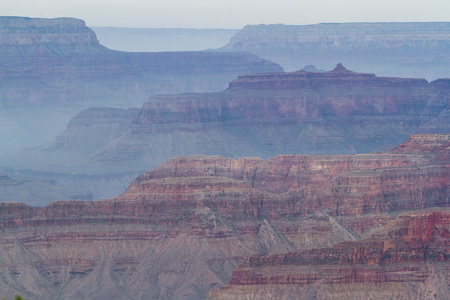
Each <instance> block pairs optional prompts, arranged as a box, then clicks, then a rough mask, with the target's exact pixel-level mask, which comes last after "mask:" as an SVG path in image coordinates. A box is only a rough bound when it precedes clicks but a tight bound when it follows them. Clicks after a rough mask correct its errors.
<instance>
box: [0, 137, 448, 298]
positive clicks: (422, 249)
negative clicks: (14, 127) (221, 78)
mask: <svg viewBox="0 0 450 300" xmlns="http://www.w3.org/2000/svg"><path fill="white" fill-rule="evenodd" d="M449 146H450V136H449V135H448V134H447V135H444V134H442V135H432V134H430V135H417V136H413V137H411V139H410V140H409V141H408V142H407V143H405V144H402V145H400V146H399V147H397V148H395V149H393V150H392V151H388V152H382V153H375V154H364V155H336V156H334V155H319V156H305V155H281V156H277V157H274V158H271V159H268V160H263V159H260V158H240V159H233V158H225V157H220V156H203V155H197V156H189V157H178V158H173V159H171V160H169V161H167V162H166V163H164V164H162V165H161V166H159V167H157V168H155V169H153V170H151V171H149V172H147V173H144V174H142V175H141V176H139V177H138V178H136V179H135V180H134V181H133V182H132V183H131V184H130V186H129V188H128V190H127V191H126V192H125V193H124V194H122V195H120V196H118V197H116V198H113V199H107V200H101V201H96V202H82V201H62V202H55V203H52V204H50V205H48V206H45V207H42V208H36V207H30V206H27V205H25V204H20V203H4V204H2V205H1V207H0V227H1V228H2V231H1V234H0V239H1V240H2V242H1V248H2V251H1V256H0V263H1V269H0V272H1V274H2V278H3V279H2V280H1V281H0V287H1V290H2V291H7V292H6V296H9V297H11V295H13V294H15V293H20V294H21V295H23V296H25V297H28V298H32V299H49V298H51V299H53V298H58V297H59V298H70V299H85V298H90V299H100V298H104V297H106V296H108V297H112V298H113V299H130V298H131V299H132V298H139V297H145V298H161V299H186V298H189V299H205V298H207V297H209V295H211V297H222V298H225V299H227V297H231V298H233V297H238V296H239V297H240V296H242V297H247V296H252V295H256V296H258V297H259V296H260V295H262V294H261V293H267V292H268V291H270V292H271V293H272V292H273V293H274V294H273V295H276V296H278V295H279V296H280V297H281V296H283V295H288V296H287V297H289V295H291V294H289V293H292V291H294V292H295V291H300V292H301V293H304V292H305V291H306V290H305V288H306V289H313V291H314V293H316V292H317V291H322V292H323V291H328V290H330V289H331V290H332V291H334V290H333V289H338V290H337V291H335V292H336V293H338V294H339V293H344V294H349V295H353V294H351V293H354V292H355V293H356V291H360V290H361V285H362V284H364V286H365V285H366V284H368V288H367V289H365V291H366V292H367V293H369V294H371V295H372V294H373V293H379V294H377V295H391V294H389V293H391V292H392V286H393V285H395V286H396V285H400V286H402V287H405V289H406V291H409V292H411V293H412V294H411V295H419V296H420V295H428V291H431V290H432V289H436V294H437V295H441V294H439V293H441V291H440V290H439V291H438V289H445V288H446V286H445V285H443V284H442V280H444V282H445V280H447V279H445V278H446V277H445V276H446V275H445V274H448V272H446V271H445V270H447V269H446V268H447V259H448V257H447V256H448V253H447V252H448V245H447V244H448V226H449V224H448V221H449V217H448V207H449V193H448V185H449V178H448V174H449V172H448V167H449V166H448V163H449V160H448V158H449V155H448V152H449V149H450V148H449ZM424 208H425V210H423V209H424ZM416 209H422V210H421V211H419V212H413V211H415V210H416ZM402 212H407V213H404V214H402V215H400V216H398V215H399V214H400V213H402ZM382 226H384V227H382ZM329 247H332V248H329ZM291 258H292V259H291ZM302 264H307V265H306V266H303V265H302ZM255 268H259V269H258V270H264V272H262V274H263V275H261V274H260V273H258V272H259V271H258V270H256V269H255ZM297 269H298V270H300V271H301V272H300V271H298V270H297ZM266 270H267V272H266ZM321 270H322V271H323V272H322V271H321ZM319 271H320V275H317V274H316V273H317V272H319ZM291 272H294V273H293V275H292V273H291ZM308 272H309V273H308ZM311 272H316V273H314V274H313V273H311ZM445 272H446V273H445ZM443 274H444V275H443ZM442 276H444V277H442ZM262 277H264V278H265V279H264V278H263V279H258V278H262ZM255 278H256V279H255ZM305 278H306V279H305ZM255 282H257V283H258V285H257V286H255V285H254V283H255ZM286 284H288V285H286ZM411 285H412V287H411V288H410V289H409V288H407V286H411ZM223 286H226V288H223V289H222V288H221V287H223ZM310 286H313V287H311V288H309V287H310ZM340 287H342V289H343V290H341V289H340ZM422 287H423V289H422V290H423V292H420V293H422V294H420V293H419V291H418V288H422ZM211 291H215V292H214V293H211V294H210V292H211ZM442 291H445V290H442ZM306 292H307V291H306ZM306 292H305V293H306ZM414 293H415V294H414ZM423 293H425V294H423ZM302 295H303V294H302ZM305 295H306V294H305ZM355 295H356V294H355ZM358 295H359V294H358Z"/></svg>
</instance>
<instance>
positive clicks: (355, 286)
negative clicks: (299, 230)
mask: <svg viewBox="0 0 450 300" xmlns="http://www.w3.org/2000/svg"><path fill="white" fill-rule="evenodd" d="M449 226H450V210H448V209H445V210H424V211H417V212H413V213H406V214H402V215H400V216H399V217H398V219H396V220H395V221H392V222H390V223H388V224H387V225H386V226H384V227H383V228H381V229H379V230H377V231H376V232H375V233H373V234H372V235H370V236H368V237H365V238H363V239H361V240H359V241H354V242H344V243H341V244H338V245H335V246H333V247H332V248H321V249H314V250H307V251H302V252H290V253H286V254H278V255H269V256H266V257H264V256H251V257H249V258H248V259H247V260H246V261H245V262H244V263H243V264H241V265H240V266H239V268H237V269H236V270H235V271H234V272H233V278H232V279H231V282H230V284H229V285H227V286H225V287H223V288H221V290H220V291H218V292H213V293H212V295H211V297H210V299H243V298H244V299H245V298H265V296H267V295H273V296H274V297H276V298H278V299H341V298H346V299H361V298H366V299H367V298H370V299H386V298H397V299H408V298H411V297H412V298H417V299H446V298H447V297H448V293H449V292H450V290H449V288H450V281H449V280H450V277H449V274H450V273H449V271H450V256H449V254H450V252H449V250H450V233H449Z"/></svg>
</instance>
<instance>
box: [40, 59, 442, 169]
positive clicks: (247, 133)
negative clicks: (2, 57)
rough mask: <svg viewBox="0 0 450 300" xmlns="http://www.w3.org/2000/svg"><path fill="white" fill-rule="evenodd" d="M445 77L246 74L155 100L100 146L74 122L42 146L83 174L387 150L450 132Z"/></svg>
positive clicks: (342, 71) (340, 68)
mask: <svg viewBox="0 0 450 300" xmlns="http://www.w3.org/2000/svg"><path fill="white" fill-rule="evenodd" d="M443 82H446V81H445V80H443V81H442V82H432V83H429V82H427V81H426V80H423V79H408V78H389V77H377V76H375V75H373V74H361V73H355V72H352V71H349V70H347V69H346V68H345V67H343V66H342V65H341V64H339V65H338V66H337V67H336V68H335V69H334V70H332V71H329V72H325V73H314V72H305V71H299V72H293V73H274V74H255V75H246V76H240V77H239V78H238V79H237V80H234V81H232V82H231V83H230V85H229V88H228V89H226V90H224V91H222V92H220V93H210V94H181V95H159V96H154V97H151V98H150V99H149V100H148V101H147V102H145V103H144V105H143V107H142V108H141V109H140V111H139V113H138V116H136V117H135V118H134V119H133V118H132V117H131V115H130V118H129V119H128V120H129V123H128V126H126V128H125V130H123V131H122V132H121V133H120V134H118V136H117V138H115V139H114V140H111V141H110V142H109V143H108V144H106V145H104V146H103V147H100V146H99V145H98V143H89V140H92V141H95V140H96V137H97V136H100V135H101V133H99V134H98V135H95V133H96V132H97V131H95V130H94V131H85V130H84V127H85V126H86V125H84V124H81V123H78V122H77V124H73V122H72V124H73V126H71V127H70V128H68V130H67V131H66V132H65V133H64V134H62V135H61V136H60V137H59V138H58V139H57V140H56V141H55V142H54V143H52V144H50V145H47V146H45V147H44V148H43V149H53V150H52V151H53V152H52V155H58V152H55V151H54V150H58V149H61V148H64V149H65V150H64V151H66V152H67V151H68V153H70V162H68V163H69V165H70V167H71V168H72V170H74V169H77V168H80V165H82V166H83V169H84V170H89V169H93V168H94V167H96V168H101V169H105V170H106V169H110V170H112V169H111V167H116V168H121V169H128V170H129V169H130V168H131V169H137V168H139V167H143V166H146V167H148V168H153V167H155V166H156V164H158V163H162V162H163V161H165V160H167V159H169V158H171V157H173V156H180V155H193V154H197V153H200V154H206V155H214V154H218V155H223V156H230V157H243V156H258V157H262V158H268V157H272V156H275V155H278V154H299V153H302V154H355V153H367V152H371V151H380V150H386V149H389V148H392V147H393V146H396V145H398V144H400V143H402V142H404V141H405V140H407V138H408V137H409V135H410V134H413V133H415V132H416V131H418V130H419V131H421V132H422V133H426V132H432V133H447V129H446V128H447V127H448V126H447V125H448V123H449V122H448V120H447V119H446V118H444V117H443V115H445V114H446V110H447V108H446V107H447V104H448V100H449V98H448V96H447V95H448V86H447V85H446V84H443ZM85 115H86V116H88V115H89V114H88V113H85ZM133 116H134V115H133ZM91 118H93V119H95V116H94V115H91ZM120 120H121V121H124V122H125V120H124V119H122V117H120ZM89 122H90V121H89V120H86V124H89ZM446 124H447V125H446ZM77 130H78V132H76V131H77ZM105 130H106V131H105V132H107V129H106V128H105ZM81 135H85V137H84V138H82V139H83V140H85V141H87V143H85V144H83V145H82V147H83V148H89V149H90V153H87V152H86V151H85V150H84V149H83V150H82V151H80V149H78V147H80V146H79V145H78V144H73V143H69V142H70V140H71V136H77V138H78V137H79V136H81ZM107 135H108V134H107ZM56 144H57V145H59V146H58V147H56V148H55V145H56ZM81 154H82V155H81ZM77 156H78V157H79V159H74V157H77ZM125 161H126V163H124V162H125ZM66 163H67V162H65V164H66ZM58 165H62V163H59V164H58ZM50 167H51V165H49V164H47V165H46V166H44V168H50ZM139 170H142V169H139Z"/></svg>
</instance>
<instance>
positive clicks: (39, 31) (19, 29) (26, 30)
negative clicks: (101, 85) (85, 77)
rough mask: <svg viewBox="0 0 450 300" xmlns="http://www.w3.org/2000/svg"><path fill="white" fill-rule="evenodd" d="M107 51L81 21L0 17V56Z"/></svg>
mask: <svg viewBox="0 0 450 300" xmlns="http://www.w3.org/2000/svg"><path fill="white" fill-rule="evenodd" d="M107 51H108V49H106V48H105V47H103V46H101V45H100V44H99V41H98V39H97V37H96V35H95V33H94V32H93V31H92V30H91V29H89V28H88V27H86V24H85V22H84V21H83V20H79V19H73V18H57V19H40V18H23V17H0V53H1V54H2V55H14V56H15V55H18V54H19V53H21V54H26V55H57V54H74V53H83V54H92V53H104V52H107Z"/></svg>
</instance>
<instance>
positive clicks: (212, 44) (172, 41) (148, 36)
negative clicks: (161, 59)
mask: <svg viewBox="0 0 450 300" xmlns="http://www.w3.org/2000/svg"><path fill="white" fill-rule="evenodd" d="M91 28H92V30H94V32H95V33H96V35H97V37H98V39H99V40H100V43H101V44H102V45H104V46H106V47H108V48H109V49H114V50H120V51H130V52H158V51H200V50H206V49H215V48H219V47H222V46H223V45H226V44H227V43H229V42H230V38H231V37H232V36H233V35H234V34H235V33H237V32H238V31H239V30H237V29H188V28H120V27H91Z"/></svg>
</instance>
